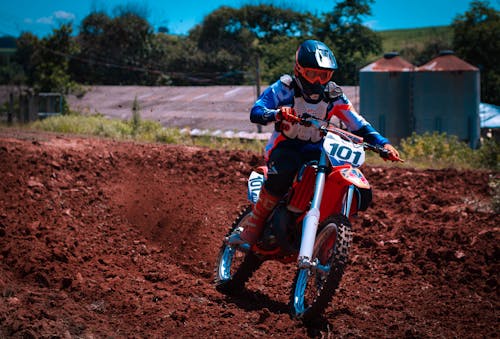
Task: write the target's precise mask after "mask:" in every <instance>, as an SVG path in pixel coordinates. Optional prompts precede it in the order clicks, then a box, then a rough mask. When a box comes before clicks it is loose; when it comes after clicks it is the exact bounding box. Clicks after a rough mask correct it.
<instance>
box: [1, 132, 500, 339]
mask: <svg viewBox="0 0 500 339" xmlns="http://www.w3.org/2000/svg"><path fill="white" fill-rule="evenodd" d="M0 159H1V161H0V173H1V176H2V180H0V299H1V302H0V337H28V338H29V337H52V336H56V337H85V338H91V337H253V336H263V337H270V336H276V337H295V338H297V337H298V338H300V337H309V336H334V337H345V336H354V337H462V338H464V337H495V336H497V335H498V326H497V325H495V324H498V310H499V299H498V272H499V271H500V270H499V268H500V267H499V263H498V257H499V248H498V244H499V242H498V239H499V237H498V235H499V228H498V216H497V215H496V214H494V213H493V212H492V211H491V210H490V208H489V206H490V192H489V190H488V177H489V175H491V173H485V172H462V171H455V170H442V171H431V170H427V171H416V170H407V169H388V168H373V167H366V168H364V172H365V174H366V176H367V177H368V179H369V180H370V181H371V183H372V184H373V186H374V193H375V194H374V203H373V206H372V208H370V209H369V210H368V211H367V212H365V213H363V214H361V215H360V216H359V217H358V218H357V219H356V220H354V229H355V238H354V249H353V253H352V257H351V262H350V266H349V267H348V270H347V273H346V275H345V276H344V279H343V281H342V283H341V288H340V289H339V291H338V293H337V295H336V296H335V298H334V302H333V305H332V306H330V307H329V308H328V309H327V311H326V314H325V319H323V320H321V321H320V322H318V324H317V325H315V326H311V327H305V326H304V325H303V324H302V323H300V322H298V321H292V320H291V319H290V318H289V316H288V315H287V306H286V304H287V302H288V289H289V287H290V285H291V281H290V278H291V271H292V269H293V266H284V265H280V264H275V263H265V264H264V266H263V267H262V268H261V269H260V270H259V271H258V272H257V274H256V275H255V277H254V278H253V279H252V281H251V282H250V283H249V284H248V286H247V287H248V288H247V291H246V292H245V293H244V294H243V295H242V296H240V297H237V298H236V297H235V298H230V297H227V296H224V295H222V294H220V293H218V292H217V291H215V290H214V288H213V285H212V276H213V273H212V272H213V266H214V261H215V257H216V255H217V252H218V248H219V245H220V241H221V239H222V236H223V235H224V233H225V232H226V230H227V228H228V227H229V225H230V223H231V222H232V219H233V218H234V217H235V216H236V214H237V211H238V210H240V209H241V208H242V207H243V206H244V205H246V192H245V180H246V178H247V176H248V174H249V172H250V170H251V169H252V168H253V167H254V166H256V165H258V164H260V163H261V158H260V156H259V155H256V154H252V153H248V152H229V151H217V150H208V149H203V148H189V147H179V146H168V145H151V144H139V143H133V142H115V141H110V140H101V139H91V138H77V137H68V136H57V135H50V134H36V133H35V134H26V133H23V134H21V135H15V134H14V133H13V132H12V131H6V130H2V131H0Z"/></svg>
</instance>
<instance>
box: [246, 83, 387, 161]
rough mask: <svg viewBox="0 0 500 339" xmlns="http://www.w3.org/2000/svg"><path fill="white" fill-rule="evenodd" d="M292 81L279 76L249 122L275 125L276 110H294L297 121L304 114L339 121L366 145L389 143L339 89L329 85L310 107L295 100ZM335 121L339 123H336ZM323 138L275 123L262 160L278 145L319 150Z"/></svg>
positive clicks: (310, 129) (296, 126)
mask: <svg viewBox="0 0 500 339" xmlns="http://www.w3.org/2000/svg"><path fill="white" fill-rule="evenodd" d="M294 81H295V80H294V79H293V78H292V77H291V76H289V75H284V76H282V77H281V78H280V79H279V80H278V81H276V82H275V83H273V84H272V85H271V86H269V87H268V88H267V89H266V90H265V91H264V92H263V93H262V94H261V95H260V96H259V98H258V99H257V101H256V102H255V104H254V106H253V107H252V109H251V111H250V121H252V122H253V123H258V124H262V125H267V124H268V123H270V122H276V114H277V112H278V111H279V107H282V106H290V107H294V109H295V111H296V112H297V115H298V116H299V117H300V116H301V115H303V114H304V113H307V114H309V115H312V116H314V117H316V118H319V119H324V120H328V121H331V122H333V123H334V124H335V123H337V124H338V121H342V122H343V123H344V124H345V126H346V127H347V129H348V130H349V131H351V132H352V133H354V134H356V135H358V136H360V137H362V138H363V139H365V140H366V141H367V142H368V143H371V144H375V145H380V146H383V145H385V144H388V143H389V140H388V139H386V138H384V137H383V136H382V135H380V133H379V132H377V131H376V130H375V129H374V128H373V127H372V126H371V125H370V123H369V122H368V121H366V119H364V118H363V117H362V116H361V115H360V114H358V113H357V112H356V110H355V109H354V107H353V105H352V104H351V102H350V101H349V99H348V98H347V96H346V95H345V94H344V93H342V91H341V89H340V87H338V86H337V85H336V84H335V83H333V82H330V83H328V84H327V85H326V86H325V87H326V89H327V90H326V92H325V95H324V97H325V98H324V99H323V100H320V101H319V102H317V103H309V102H307V101H305V100H304V99H303V97H302V96H301V95H298V96H296V91H300V89H299V90H297V89H296V87H295V86H294ZM337 119H338V120H337ZM321 140H322V136H321V134H320V132H319V131H318V130H317V129H316V128H314V127H308V126H304V125H300V124H292V123H289V122H287V121H280V122H277V123H276V128H275V131H274V132H273V134H272V136H271V138H270V139H269V142H268V143H267V145H266V148H265V157H266V158H268V157H269V154H270V153H271V152H272V150H273V149H274V148H275V147H277V146H278V145H279V144H280V143H282V142H286V143H288V144H296V145H297V146H298V147H311V146H312V147H314V148H316V147H320V141H321Z"/></svg>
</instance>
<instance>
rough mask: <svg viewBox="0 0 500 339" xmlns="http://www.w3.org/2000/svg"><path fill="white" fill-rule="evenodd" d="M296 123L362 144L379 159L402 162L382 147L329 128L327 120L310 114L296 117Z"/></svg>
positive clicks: (343, 131) (333, 127) (329, 123)
mask: <svg viewBox="0 0 500 339" xmlns="http://www.w3.org/2000/svg"><path fill="white" fill-rule="evenodd" d="M321 122H322V123H326V126H325V125H321V124H320V123H321ZM297 123H299V124H301V125H304V126H312V125H314V126H315V127H316V128H318V129H319V130H320V131H322V132H323V133H324V134H326V133H327V132H330V133H333V134H337V135H338V136H340V137H341V138H344V139H346V140H349V141H351V142H353V143H355V144H363V147H364V148H365V149H367V150H369V151H372V152H375V153H378V154H379V155H380V157H381V158H382V159H384V160H391V161H400V162H404V160H403V159H401V158H399V157H397V158H396V157H394V156H393V155H392V154H391V152H390V151H389V150H388V149H386V148H384V147H382V146H377V145H372V144H369V143H367V142H364V141H363V138H362V137H360V136H357V135H355V134H352V133H350V132H347V131H345V130H343V129H341V128H338V127H335V126H331V122H330V121H328V120H324V119H318V118H316V117H313V116H312V115H310V114H307V113H305V114H303V115H302V117H297Z"/></svg>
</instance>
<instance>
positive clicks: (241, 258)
mask: <svg viewBox="0 0 500 339" xmlns="http://www.w3.org/2000/svg"><path fill="white" fill-rule="evenodd" d="M251 211H252V208H251V206H249V207H247V208H246V209H245V210H243V212H242V213H240V215H239V216H238V218H237V219H236V220H235V222H234V223H233V225H232V226H231V228H230V230H229V232H228V234H227V235H226V237H228V236H229V235H231V234H232V233H233V232H234V231H235V230H237V229H238V228H239V227H240V223H241V221H242V220H243V218H244V217H245V216H246V215H247V214H248V213H250V212H251ZM261 265H262V260H261V259H260V258H258V257H257V256H256V255H255V254H254V253H253V252H251V251H250V252H248V253H244V252H242V251H240V250H237V249H236V248H235V247H234V246H229V245H228V244H226V242H225V241H224V242H223V243H222V246H221V248H220V250H219V255H218V257H217V263H216V267H215V287H216V289H217V290H218V291H219V292H222V293H226V294H232V293H237V292H239V291H241V290H242V289H243V288H244V286H245V283H246V282H247V281H248V279H250V277H251V276H252V274H253V273H254V272H255V271H256V270H257V269H258V268H259V267H260V266H261Z"/></svg>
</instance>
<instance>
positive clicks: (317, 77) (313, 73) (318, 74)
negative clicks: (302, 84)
mask: <svg viewBox="0 0 500 339" xmlns="http://www.w3.org/2000/svg"><path fill="white" fill-rule="evenodd" d="M299 72H300V74H301V75H302V77H304V79H305V80H307V81H308V82H309V83H311V84H314V83H320V84H322V85H324V84H326V83H327V82H328V81H330V79H331V78H332V75H333V70H329V69H315V68H306V67H300V69H299Z"/></svg>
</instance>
